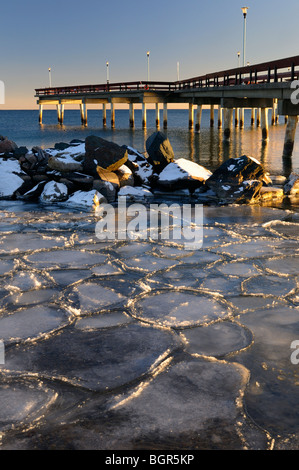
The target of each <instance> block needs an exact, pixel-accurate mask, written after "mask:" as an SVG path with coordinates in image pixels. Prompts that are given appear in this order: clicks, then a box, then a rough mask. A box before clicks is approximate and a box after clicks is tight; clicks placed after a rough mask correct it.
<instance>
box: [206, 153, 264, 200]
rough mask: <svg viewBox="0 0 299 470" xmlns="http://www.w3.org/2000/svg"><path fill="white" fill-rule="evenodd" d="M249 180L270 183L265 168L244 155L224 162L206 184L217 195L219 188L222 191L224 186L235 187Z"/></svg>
mask: <svg viewBox="0 0 299 470" xmlns="http://www.w3.org/2000/svg"><path fill="white" fill-rule="evenodd" d="M249 180H259V181H265V182H268V181H269V180H268V178H267V174H266V172H265V170H264V168H263V166H262V165H261V164H260V163H259V162H258V161H257V160H255V159H254V158H252V157H248V156H247V155H243V156H242V157H238V158H230V159H229V160H227V161H226V162H224V163H223V164H222V165H221V166H220V167H219V168H217V169H216V170H215V171H214V173H213V174H212V175H211V176H210V178H208V179H207V181H206V184H207V186H208V187H209V188H211V189H213V190H214V191H215V192H216V193H217V188H219V191H221V186H222V185H223V184H224V185H232V186H234V185H240V184H241V183H242V182H243V181H249Z"/></svg>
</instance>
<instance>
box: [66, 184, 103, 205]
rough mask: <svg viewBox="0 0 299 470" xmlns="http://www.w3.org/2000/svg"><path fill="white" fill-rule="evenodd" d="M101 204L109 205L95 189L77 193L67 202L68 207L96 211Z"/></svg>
mask: <svg viewBox="0 0 299 470" xmlns="http://www.w3.org/2000/svg"><path fill="white" fill-rule="evenodd" d="M101 203H104V204H105V203H107V200H106V198H105V197H104V196H103V195H102V194H101V193H99V192H98V191H97V190H95V189H93V190H91V191H76V192H75V193H74V194H72V196H70V197H69V198H68V200H67V201H66V202H65V204H66V205H67V206H71V207H75V208H76V207H77V208H82V209H96V208H97V207H98V206H99V205H100V204H101Z"/></svg>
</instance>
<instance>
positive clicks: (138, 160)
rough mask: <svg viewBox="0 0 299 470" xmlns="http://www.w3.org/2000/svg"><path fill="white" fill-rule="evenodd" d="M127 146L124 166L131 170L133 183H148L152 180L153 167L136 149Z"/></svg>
mask: <svg viewBox="0 0 299 470" xmlns="http://www.w3.org/2000/svg"><path fill="white" fill-rule="evenodd" d="M127 148H128V160H127V162H126V166H127V167H128V168H129V169H130V170H131V171H132V174H133V177H134V184H136V185H140V186H141V185H143V184H145V185H148V184H149V185H150V184H151V183H152V182H153V180H154V169H153V167H152V165H151V164H150V163H149V161H148V159H147V158H146V157H145V156H144V155H142V154H141V153H139V152H138V151H137V150H135V149H132V148H131V147H127Z"/></svg>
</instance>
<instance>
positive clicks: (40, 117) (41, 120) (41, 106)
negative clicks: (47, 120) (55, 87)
mask: <svg viewBox="0 0 299 470" xmlns="http://www.w3.org/2000/svg"><path fill="white" fill-rule="evenodd" d="M38 120H39V123H40V124H42V123H43V105H42V104H40V105H39V119H38Z"/></svg>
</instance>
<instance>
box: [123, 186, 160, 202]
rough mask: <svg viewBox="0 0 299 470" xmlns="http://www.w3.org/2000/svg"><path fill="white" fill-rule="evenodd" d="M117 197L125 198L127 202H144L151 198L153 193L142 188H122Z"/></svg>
mask: <svg viewBox="0 0 299 470" xmlns="http://www.w3.org/2000/svg"><path fill="white" fill-rule="evenodd" d="M118 196H125V197H126V198H127V199H128V200H144V199H148V198H151V197H153V193H152V192H151V191H149V190H148V189H147V188H143V187H142V186H135V187H133V186H123V187H122V188H120V190H119V192H118Z"/></svg>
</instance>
